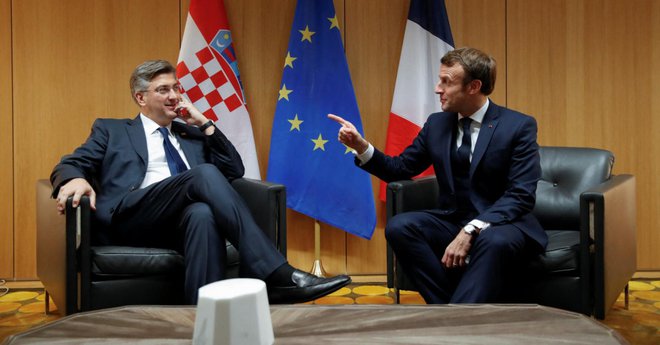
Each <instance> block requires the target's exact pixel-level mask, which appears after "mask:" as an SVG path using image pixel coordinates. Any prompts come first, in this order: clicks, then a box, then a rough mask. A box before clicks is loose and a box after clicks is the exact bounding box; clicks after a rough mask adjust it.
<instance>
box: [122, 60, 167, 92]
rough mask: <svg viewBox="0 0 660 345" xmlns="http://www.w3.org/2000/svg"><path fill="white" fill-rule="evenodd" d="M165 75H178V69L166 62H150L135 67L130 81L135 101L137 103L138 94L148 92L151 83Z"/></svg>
mask: <svg viewBox="0 0 660 345" xmlns="http://www.w3.org/2000/svg"><path fill="white" fill-rule="evenodd" d="M165 73H174V74H175V75H176V68H175V67H174V66H172V64H171V63H169V62H168V61H165V60H148V61H145V62H143V63H141V64H140V65H138V66H137V67H135V70H134V71H133V74H131V80H130V84H131V98H133V101H136V100H135V93H136V92H140V91H147V89H148V88H149V83H151V81H152V80H153V79H154V78H156V77H157V76H159V75H161V74H165Z"/></svg>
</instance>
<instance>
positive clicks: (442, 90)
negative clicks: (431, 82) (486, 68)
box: [435, 63, 469, 113]
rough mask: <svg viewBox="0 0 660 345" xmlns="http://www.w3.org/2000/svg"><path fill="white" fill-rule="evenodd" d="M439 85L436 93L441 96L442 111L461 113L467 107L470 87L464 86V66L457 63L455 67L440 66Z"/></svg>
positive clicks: (436, 87)
mask: <svg viewBox="0 0 660 345" xmlns="http://www.w3.org/2000/svg"><path fill="white" fill-rule="evenodd" d="M438 77H439V80H438V84H436V86H435V93H436V94H438V95H440V103H441V104H442V110H443V111H447V112H456V113H460V112H462V111H461V110H462V109H463V108H464V107H465V106H466V101H467V97H468V86H469V85H465V86H464V85H463V78H464V77H465V71H464V70H463V66H461V65H460V64H458V63H455V64H454V65H453V66H446V65H440V75H439V76H438Z"/></svg>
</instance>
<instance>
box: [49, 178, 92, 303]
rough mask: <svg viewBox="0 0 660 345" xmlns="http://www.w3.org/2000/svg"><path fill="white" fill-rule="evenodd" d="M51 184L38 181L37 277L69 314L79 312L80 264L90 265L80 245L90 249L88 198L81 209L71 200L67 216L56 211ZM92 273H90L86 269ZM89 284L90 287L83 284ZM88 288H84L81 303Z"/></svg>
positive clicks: (86, 251)
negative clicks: (78, 252)
mask: <svg viewBox="0 0 660 345" xmlns="http://www.w3.org/2000/svg"><path fill="white" fill-rule="evenodd" d="M51 193H52V187H51V185H50V181H48V180H45V179H44V180H39V181H37V276H38V277H39V279H40V280H41V282H42V283H43V284H44V287H45V288H46V291H48V294H49V295H50V296H51V297H52V298H53V301H55V303H56V304H57V305H58V306H59V307H60V308H61V310H62V311H63V312H64V313H65V314H66V315H68V314H71V313H74V312H76V311H78V297H79V296H78V274H77V270H76V267H78V265H83V266H84V265H87V266H88V265H90V260H89V250H84V251H82V252H81V257H80V261H78V260H77V259H78V258H77V254H76V249H77V248H78V246H85V247H86V248H89V244H90V236H89V232H90V229H89V220H90V218H89V217H90V206H89V198H88V197H83V198H82V199H81V202H80V207H78V208H73V206H72V205H71V202H72V198H69V200H67V204H66V211H65V215H60V214H58V213H57V210H56V209H55V201H54V200H53V199H52V198H51ZM87 271H89V270H87ZM84 284H87V285H84ZM81 285H82V286H88V285H89V277H88V276H87V275H85V276H81ZM88 292H89V289H84V288H83V289H81V296H80V297H81V300H83V301H84V300H86V299H85V298H83V296H85V297H87V296H86V294H87V293H88Z"/></svg>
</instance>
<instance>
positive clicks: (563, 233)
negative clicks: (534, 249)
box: [527, 230, 580, 276]
mask: <svg viewBox="0 0 660 345" xmlns="http://www.w3.org/2000/svg"><path fill="white" fill-rule="evenodd" d="M546 233H547V234H548V247H547V248H546V251H545V253H544V254H542V255H539V256H537V257H536V258H535V259H533V260H532V261H531V262H530V263H529V265H528V266H527V267H528V270H529V271H530V273H532V274H539V275H546V274H556V275H570V276H573V275H578V262H579V257H578V255H579V247H580V233H579V232H578V231H569V230H548V231H546Z"/></svg>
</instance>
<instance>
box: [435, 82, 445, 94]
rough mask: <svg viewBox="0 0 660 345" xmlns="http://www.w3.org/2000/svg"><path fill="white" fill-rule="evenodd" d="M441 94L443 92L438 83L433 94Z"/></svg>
mask: <svg viewBox="0 0 660 345" xmlns="http://www.w3.org/2000/svg"><path fill="white" fill-rule="evenodd" d="M443 92H444V91H443V90H442V88H441V87H440V83H437V84H435V93H436V94H438V95H440V94H442V93H443Z"/></svg>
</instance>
